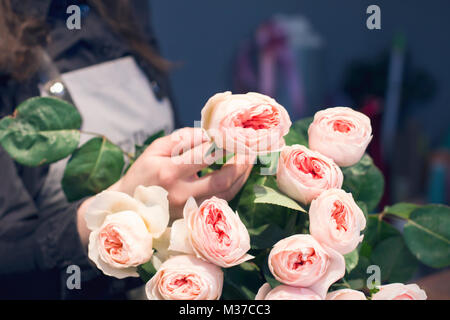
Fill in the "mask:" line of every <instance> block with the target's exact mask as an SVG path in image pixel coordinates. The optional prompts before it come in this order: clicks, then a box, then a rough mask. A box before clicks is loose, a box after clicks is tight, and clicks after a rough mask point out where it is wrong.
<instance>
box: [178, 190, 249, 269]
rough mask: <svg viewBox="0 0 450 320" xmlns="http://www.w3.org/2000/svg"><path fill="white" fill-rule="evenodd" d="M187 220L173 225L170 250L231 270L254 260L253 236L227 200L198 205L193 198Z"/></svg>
mask: <svg viewBox="0 0 450 320" xmlns="http://www.w3.org/2000/svg"><path fill="white" fill-rule="evenodd" d="M183 215H184V219H180V220H176V221H175V222H174V223H173V225H172V232H171V241H170V246H169V250H172V251H178V252H183V253H188V254H193V253H195V254H196V255H197V257H199V258H202V259H204V260H207V261H209V262H211V263H214V264H215V265H218V266H221V267H224V268H228V267H232V266H235V265H238V264H241V263H242V262H244V261H247V260H249V259H252V258H253V256H251V255H249V254H247V251H248V250H250V236H249V234H248V231H247V228H246V227H245V226H244V224H243V223H242V221H241V219H239V215H238V214H237V212H233V210H232V209H231V208H230V207H229V206H228V203H227V202H226V201H225V200H222V199H219V198H216V197H212V198H210V199H208V200H205V201H203V203H202V204H201V205H200V207H198V206H197V203H196V202H195V200H194V198H192V197H191V198H189V199H188V201H187V202H186V205H185V207H184V211H183Z"/></svg>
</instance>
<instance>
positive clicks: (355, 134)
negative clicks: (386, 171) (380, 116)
mask: <svg viewBox="0 0 450 320" xmlns="http://www.w3.org/2000/svg"><path fill="white" fill-rule="evenodd" d="M308 137H309V148H311V150H314V151H318V152H320V153H321V154H323V155H325V156H327V157H329V158H331V159H333V160H334V162H336V164H337V165H338V166H341V167H348V166H351V165H354V164H355V163H357V162H358V161H359V160H360V159H361V157H362V156H363V154H364V151H365V150H366V148H367V145H368V144H369V142H370V140H371V139H372V127H371V126H370V119H369V118H368V117H367V116H366V115H364V114H363V113H361V112H358V111H355V110H353V109H351V108H347V107H335V108H328V109H325V110H322V111H319V112H317V113H316V114H315V115H314V121H313V122H312V123H311V125H310V126H309V129H308Z"/></svg>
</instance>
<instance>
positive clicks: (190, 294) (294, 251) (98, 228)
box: [0, 92, 450, 300]
mask: <svg viewBox="0 0 450 320" xmlns="http://www.w3.org/2000/svg"><path fill="white" fill-rule="evenodd" d="M30 104H33V107H38V108H40V109H41V112H40V113H39V114H36V113H34V114H33V111H32V109H31V108H29V105H30ZM42 110H44V111H42ZM45 111H46V112H45ZM61 114H64V116H62V117H60V118H59V119H60V121H59V122H58V124H57V125H58V126H59V127H58V128H50V129H51V130H50V129H49V127H48V126H51V124H49V123H50V122H49V121H46V122H45V125H46V126H47V127H45V128H42V125H41V126H40V120H42V121H43V119H39V117H40V116H42V115H47V117H52V116H56V115H58V116H61ZM201 115H202V121H201V125H202V129H203V130H204V132H205V133H206V135H207V136H208V137H209V139H210V140H211V141H213V142H214V148H213V149H212V150H208V152H206V153H205V154H204V155H203V156H207V155H210V154H214V158H215V159H219V160H217V161H216V163H214V164H213V165H211V166H210V167H209V168H207V169H206V170H203V171H202V172H200V173H199V174H200V175H202V174H207V173H208V172H209V171H211V170H215V169H216V168H218V167H220V165H221V164H222V163H223V160H226V159H228V158H229V157H232V156H236V155H244V157H236V158H239V159H241V158H242V159H244V160H242V161H252V163H253V164H254V166H253V169H252V172H251V174H250V176H249V178H248V180H247V182H246V183H245V185H244V187H243V188H242V189H241V190H240V191H239V193H238V194H237V195H236V197H235V198H234V199H233V200H231V201H230V202H229V203H228V202H227V201H225V200H223V199H220V198H217V197H212V198H210V199H207V200H204V201H203V202H201V203H197V202H196V200H195V199H194V198H192V197H191V198H190V199H189V200H188V201H187V202H186V204H185V206H184V211H183V217H182V218H181V219H178V220H174V221H171V219H170V217H171V215H170V212H169V201H168V193H167V191H166V190H164V189H163V188H162V187H160V186H139V187H137V188H136V190H135V192H134V194H133V195H132V196H131V195H128V194H125V193H121V192H115V191H103V192H100V191H101V190H104V189H106V188H107V187H108V186H109V185H111V184H112V183H113V182H115V181H116V180H118V179H119V178H120V175H121V174H122V172H123V169H124V162H123V154H122V153H121V151H120V149H118V147H117V146H115V145H114V144H112V143H111V142H109V141H105V140H104V138H103V143H102V146H101V147H96V144H98V143H97V142H98V141H97V142H96V139H97V140H98V139H101V138H93V139H92V140H91V141H89V142H87V143H86V144H85V145H84V146H81V147H80V148H78V149H76V150H75V148H76V146H77V143H75V142H76V141H77V140H76V139H79V132H78V131H77V129H78V128H79V116H78V115H77V114H76V111H74V108H73V107H72V106H70V105H68V104H67V103H65V102H62V101H60V100H56V99H52V98H37V99H32V100H29V101H26V102H24V103H23V104H22V105H21V106H19V107H18V110H17V113H16V114H15V115H14V117H6V118H4V119H2V120H1V121H0V143H1V144H2V146H3V147H4V148H5V150H7V151H8V152H9V153H10V155H11V156H12V157H14V158H15V159H16V160H17V161H19V162H21V163H24V164H28V165H36V164H42V163H50V162H53V161H56V160H58V159H61V158H64V157H66V156H68V155H70V154H71V153H73V155H72V157H71V159H70V161H69V163H68V165H67V167H66V172H65V176H64V179H63V181H62V183H63V189H64V191H65V193H66V195H67V198H68V199H69V200H76V199H79V198H81V197H83V196H85V195H90V194H96V196H95V198H94V200H93V201H92V203H91V204H90V206H89V208H88V209H87V212H86V222H87V226H88V228H89V229H90V230H91V233H90V238H89V258H90V259H91V260H92V261H93V262H94V263H95V265H96V266H97V267H98V268H99V269H100V270H102V271H103V272H104V273H105V274H106V275H110V276H113V277H117V278H125V277H139V276H140V277H141V278H142V280H143V281H144V282H145V283H146V284H145V288H146V294H147V297H148V299H151V300H155V299H157V300H159V299H177V300H180V299H181V300H189V299H196V300H200V299H204V300H206V299H208V300H213V299H220V298H223V299H259V300H262V299H293V300H310V299H315V300H320V299H331V300H343V299H357V300H365V299H368V298H369V299H374V300H375V299H426V294H425V292H424V291H423V290H421V289H420V288H419V287H418V286H417V285H415V284H408V285H406V284H402V282H407V281H408V280H410V278H411V277H412V276H413V275H414V272H415V270H416V268H417V266H418V265H419V263H424V264H426V265H428V266H431V267H435V268H441V267H446V266H448V265H450V246H449V244H450V240H449V239H450V222H449V221H450V208H449V207H447V206H443V205H424V206H420V205H415V204H409V203H400V204H396V205H393V206H389V207H386V208H384V209H383V210H382V212H380V213H372V212H373V211H374V210H375V208H376V207H377V205H378V202H379V200H380V198H381V196H382V193H383V189H384V180H383V176H382V174H381V172H380V171H379V170H378V169H377V168H376V166H375V165H374V164H373V162H372V160H371V158H370V157H369V156H368V155H367V154H365V150H366V148H367V146H368V144H369V143H370V141H371V139H372V129H371V125H370V121H369V118H368V117H366V116H365V115H363V114H362V113H360V112H357V111H354V110H352V109H351V108H346V107H335V108H329V109H325V110H322V111H319V112H317V113H316V114H315V116H314V118H313V119H311V118H308V119H302V120H300V121H297V122H296V123H294V124H292V123H291V120H290V119H289V116H288V113H287V112H286V110H285V109H284V108H283V107H282V106H281V105H280V104H278V103H277V102H276V101H275V100H274V99H272V98H270V97H267V96H265V95H262V94H258V93H247V94H237V95H233V94H231V93H230V92H225V93H219V94H216V95H214V96H213V97H211V98H210V99H209V101H208V102H207V103H206V105H205V106H204V108H203V110H202V114H201ZM47 120H48V119H47ZM25 124H26V125H25ZM27 126H28V127H27ZM18 128H21V130H22V131H20V130H19V129H18ZM23 128H28V129H29V130H31V131H32V132H34V133H36V135H37V136H39V134H38V133H41V132H42V131H52V134H55V132H56V134H57V133H58V130H60V131H61V132H59V133H60V134H61V136H57V137H56V138H55V139H53V140H52V142H48V141H45V139H44V140H42V139H37V138H36V141H37V142H36V141H34V142H35V143H29V142H30V139H31V140H32V139H33V137H32V136H31V135H30V134H28V136H27V137H24V136H23V133H24V131H23ZM33 130H34V131H33ZM62 131H64V133H63V132H62ZM68 131H70V132H68ZM28 133H29V132H28ZM63 135H65V136H64V138H65V143H59V144H58V142H61V141H62V140H61V141H60V140H58V139H62V138H61V137H62V136H63ZM158 136H159V135H156V136H154V137H150V138H149V139H148V140H147V141H146V144H147V145H148V144H150V143H151V142H152V141H153V140H154V139H156V138H157V137H158ZM40 137H42V135H40ZM71 137H72V138H73V140H74V142H73V143H72V142H71V143H68V141H70V140H71ZM26 139H28V140H27V142H28V146H30V145H31V147H28V148H26V150H25V151H26V152H25V151H24V150H23V149H24V147H23V146H21V144H20V143H21V142H24V141H25V140H26ZM55 141H56V143H55ZM36 143H37V144H41V145H40V146H39V147H40V148H38V149H36V148H35V146H36ZM46 143H47V144H46ZM105 143H106V144H107V145H108V159H107V160H108V161H104V162H103V164H104V165H105V166H107V167H108V166H109V168H112V169H114V170H110V171H109V173H108V174H103V176H101V177H98V179H97V180H95V181H90V182H89V183H85V182H83V183H81V181H80V180H77V179H79V178H78V177H79V176H83V170H92V169H90V168H91V166H90V165H89V163H90V162H92V161H94V160H98V158H99V156H98V154H100V153H102V152H103V154H102V156H104V148H105V146H104V145H105ZM43 146H44V147H43ZM74 146H75V147H74ZM101 148H103V151H102V149H101ZM144 148H145V145H144V146H136V154H135V155H133V156H132V157H131V158H132V159H131V160H133V159H135V158H137V157H138V156H139V154H140V152H141V151H142V150H143V149H144ZM49 150H50V151H51V154H52V157H49V155H48V152H49ZM87 150H89V152H83V151H87ZM74 151H75V152H74ZM96 153H98V154H97V157H95V155H96ZM93 155H94V156H93ZM92 157H93V158H94V159H91V158H92ZM81 161H83V163H84V165H83V168H81V166H80V163H81ZM97 162H98V161H97ZM97 165H98V163H97ZM106 172H108V171H106ZM77 181H79V182H80V183H76V182H77ZM385 216H390V217H393V218H398V219H402V220H405V221H406V223H405V225H404V228H403V232H400V231H398V230H397V229H396V228H394V227H393V226H391V225H390V224H388V223H387V222H385V220H384V217H385ZM371 272H374V276H371V274H372V273H371ZM369 276H370V277H369ZM370 278H371V279H372V280H370ZM369 280H370V281H369ZM387 283H391V284H387Z"/></svg>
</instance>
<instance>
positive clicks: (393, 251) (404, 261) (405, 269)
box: [370, 236, 418, 283]
mask: <svg viewBox="0 0 450 320" xmlns="http://www.w3.org/2000/svg"><path fill="white" fill-rule="evenodd" d="M370 260H371V261H372V263H373V264H376V265H378V266H379V267H380V270H381V281H382V282H390V283H392V282H407V281H408V280H409V279H411V278H412V276H413V275H414V272H415V271H416V269H417V266H418V262H417V260H416V258H415V257H414V256H413V255H412V254H411V252H409V250H408V248H406V246H405V242H404V241H403V237H401V236H396V237H389V238H387V239H385V240H383V241H381V242H380V243H378V244H377V245H376V246H375V247H374V249H373V252H372V254H371V256H370Z"/></svg>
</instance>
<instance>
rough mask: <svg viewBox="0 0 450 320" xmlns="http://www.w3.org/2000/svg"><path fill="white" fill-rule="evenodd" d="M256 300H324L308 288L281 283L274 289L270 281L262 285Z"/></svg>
mask: <svg viewBox="0 0 450 320" xmlns="http://www.w3.org/2000/svg"><path fill="white" fill-rule="evenodd" d="M255 300H322V299H321V298H320V296H319V295H318V294H317V293H315V292H314V291H312V290H310V289H308V288H297V287H290V286H285V285H279V286H277V287H276V288H275V289H272V288H271V287H270V285H269V284H268V283H265V284H263V285H262V287H261V288H260V289H259V290H258V293H257V294H256V297H255Z"/></svg>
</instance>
